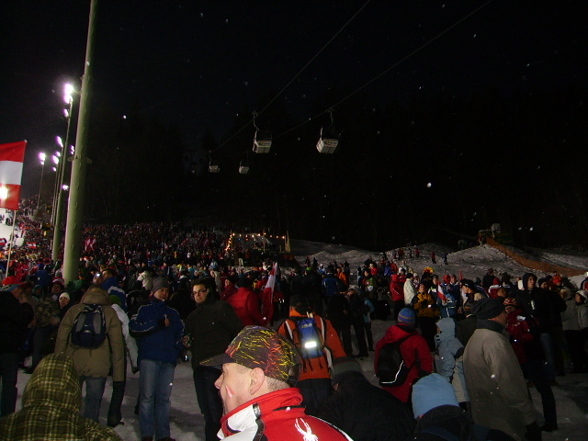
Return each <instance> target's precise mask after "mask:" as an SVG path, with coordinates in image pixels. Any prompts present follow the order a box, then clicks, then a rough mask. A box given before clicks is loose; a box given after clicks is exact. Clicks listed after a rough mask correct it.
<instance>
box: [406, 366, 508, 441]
mask: <svg viewBox="0 0 588 441" xmlns="http://www.w3.org/2000/svg"><path fill="white" fill-rule="evenodd" d="M412 409H413V414H414V417H415V419H416V420H417V425H416V428H415V431H414V432H415V434H414V435H413V436H411V437H410V438H407V439H406V441H408V440H411V441H447V440H454V441H471V440H475V441H514V440H513V438H512V437H510V436H508V435H507V434H505V433H504V432H501V431H499V430H495V429H490V428H488V427H484V426H480V425H478V424H474V423H472V421H471V419H470V416H469V415H468V414H467V413H466V411H465V410H464V409H461V408H460V407H459V406H458V403H457V398H456V397H455V391H454V390H453V389H452V387H451V386H450V385H449V383H448V382H447V381H446V380H445V379H444V378H443V377H442V376H441V375H439V374H431V375H427V376H426V377H423V378H421V379H420V380H419V381H417V382H416V383H415V384H414V386H413V392H412Z"/></svg>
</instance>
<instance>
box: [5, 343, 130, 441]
mask: <svg viewBox="0 0 588 441" xmlns="http://www.w3.org/2000/svg"><path fill="white" fill-rule="evenodd" d="M81 405H82V391H81V388H80V382H79V379H78V374H77V372H76V370H75V368H74V363H73V361H72V360H71V358H69V357H67V356H65V355H63V354H50V355H48V356H47V357H45V358H44V359H43V360H42V361H41V362H40V363H39V366H37V369H35V372H34V373H33V375H32V376H31V379H30V380H29V382H28V383H27V386H26V388H25V390H24V393H23V396H22V409H21V410H19V411H18V412H16V413H14V414H12V415H10V416H8V417H6V418H2V419H0V438H1V439H3V440H4V439H5V440H11V441H29V440H63V441H70V440H71V441H74V440H76V441H78V440H80V441H120V440H121V439H120V437H119V436H118V435H117V434H116V432H114V431H113V430H112V429H110V428H108V427H104V426H102V425H100V424H98V423H97V422H95V421H92V420H90V419H88V418H84V417H83V416H81V415H80V407H81Z"/></svg>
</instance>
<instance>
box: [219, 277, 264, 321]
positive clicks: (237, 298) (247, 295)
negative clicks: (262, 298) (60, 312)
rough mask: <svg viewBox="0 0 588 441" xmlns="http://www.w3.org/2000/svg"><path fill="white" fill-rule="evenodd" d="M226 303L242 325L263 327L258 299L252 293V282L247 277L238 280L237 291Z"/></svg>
mask: <svg viewBox="0 0 588 441" xmlns="http://www.w3.org/2000/svg"><path fill="white" fill-rule="evenodd" d="M227 303H228V304H229V305H231V306H232V307H233V310H234V311H235V313H236V314H237V317H239V320H241V323H243V324H244V325H260V326H264V325H265V324H266V323H265V320H264V318H263V316H262V315H261V308H260V306H259V299H258V298H257V294H256V293H255V291H253V281H252V280H251V279H250V278H249V277H246V276H244V277H241V278H240V279H239V289H237V292H236V293H235V294H233V295H232V296H230V297H229V298H228V299H227Z"/></svg>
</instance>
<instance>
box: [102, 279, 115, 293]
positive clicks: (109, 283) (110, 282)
mask: <svg viewBox="0 0 588 441" xmlns="http://www.w3.org/2000/svg"><path fill="white" fill-rule="evenodd" d="M113 286H118V278H117V277H116V276H112V277H109V278H108V279H106V280H105V281H104V282H102V286H101V288H102V289H103V290H105V291H108V290H109V289H110V288H112V287H113Z"/></svg>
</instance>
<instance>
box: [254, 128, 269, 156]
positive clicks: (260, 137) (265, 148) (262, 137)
mask: <svg viewBox="0 0 588 441" xmlns="http://www.w3.org/2000/svg"><path fill="white" fill-rule="evenodd" d="M271 146H272V135H271V133H269V132H262V131H259V130H256V131H255V136H254V137H253V151H254V152H255V153H260V154H264V153H269V152H270V148H271Z"/></svg>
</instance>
